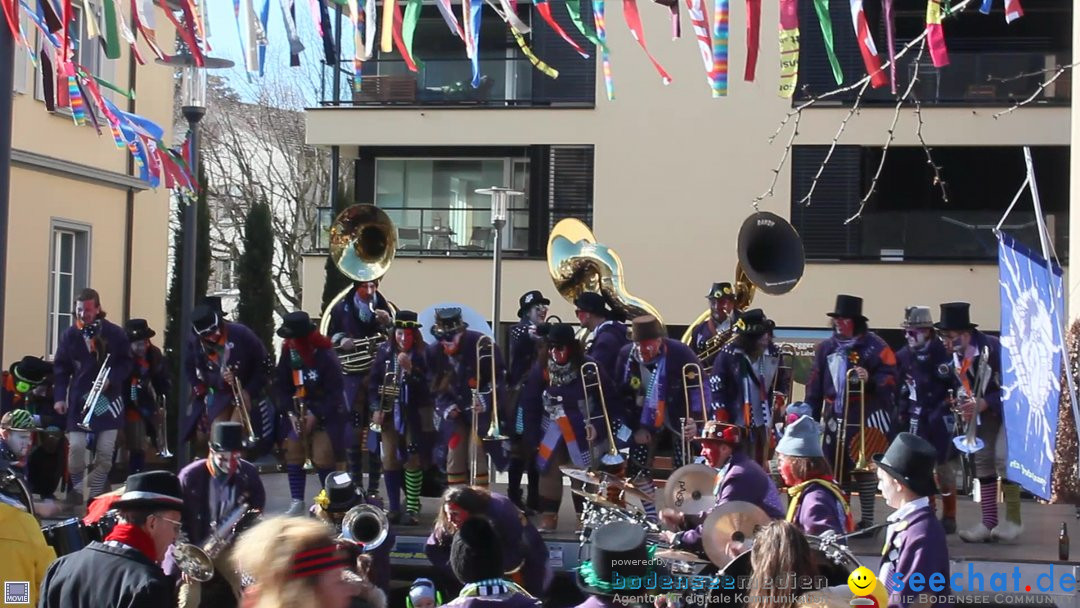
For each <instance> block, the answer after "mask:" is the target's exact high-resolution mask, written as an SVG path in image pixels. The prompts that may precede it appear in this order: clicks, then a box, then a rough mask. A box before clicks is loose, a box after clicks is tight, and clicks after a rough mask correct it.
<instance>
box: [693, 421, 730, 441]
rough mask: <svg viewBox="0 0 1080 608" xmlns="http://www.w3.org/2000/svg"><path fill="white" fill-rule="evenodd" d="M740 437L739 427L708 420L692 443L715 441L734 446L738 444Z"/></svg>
mask: <svg viewBox="0 0 1080 608" xmlns="http://www.w3.org/2000/svg"><path fill="white" fill-rule="evenodd" d="M740 439H741V436H740V434H739V427H738V426H737V425H734V424H729V423H727V422H721V421H719V420H709V421H707V422H706V423H705V428H704V429H702V431H701V436H700V437H694V441H715V442H719V443H727V444H731V445H735V444H737V443H739V440H740Z"/></svg>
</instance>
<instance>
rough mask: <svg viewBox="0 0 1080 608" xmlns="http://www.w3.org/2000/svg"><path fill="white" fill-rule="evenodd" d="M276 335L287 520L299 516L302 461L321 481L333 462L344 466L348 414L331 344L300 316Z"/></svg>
mask: <svg viewBox="0 0 1080 608" xmlns="http://www.w3.org/2000/svg"><path fill="white" fill-rule="evenodd" d="M277 335H278V336H280V337H281V338H284V339H285V341H284V343H282V345H281V357H280V358H279V359H278V364H277V371H276V373H275V374H274V391H275V393H276V396H277V403H278V409H279V410H280V411H285V412H288V416H287V417H288V419H289V424H282V425H280V432H279V435H280V437H279V438H280V439H281V440H283V441H284V445H285V471H286V473H287V474H288V477H289V493H290V495H291V496H292V505H290V507H289V511H288V513H289V515H299V514H301V513H303V512H304V486H305V485H306V482H307V474H306V473H305V472H304V461H305V460H307V459H308V458H310V459H311V461H312V463H314V465H315V471H316V472H317V473H318V475H319V483H320V484H322V482H323V481H325V480H326V476H327V475H329V474H330V471H333V470H334V467H335V465H336V463H338V462H344V461H345V435H346V434H347V432H346V425H347V424H348V420H349V415H348V411H347V408H346V407H345V384H344V380H343V378H342V374H341V363H339V362H338V357H337V354H336V353H335V352H334V348H333V346H331V344H330V340H329V339H328V338H327V337H326V336H324V335H322V334H320V333H319V331H318V328H317V327H316V326H315V324H314V323H312V322H311V317H309V316H308V313H306V312H304V311H298V312H290V313H289V314H287V315H285V319H284V320H283V321H282V324H281V327H280V328H278V331H277Z"/></svg>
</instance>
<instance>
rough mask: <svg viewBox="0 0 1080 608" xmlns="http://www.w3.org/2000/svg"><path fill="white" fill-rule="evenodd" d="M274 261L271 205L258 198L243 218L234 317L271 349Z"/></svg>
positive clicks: (274, 296)
mask: <svg viewBox="0 0 1080 608" xmlns="http://www.w3.org/2000/svg"><path fill="white" fill-rule="evenodd" d="M273 263H274V229H273V227H272V226H271V216H270V206H269V205H267V204H266V203H265V202H258V203H255V204H254V205H252V206H251V210H250V211H248V214H247V218H246V219H245V220H244V253H242V254H241V255H240V264H239V267H238V269H237V287H239V289H240V305H239V306H238V307H237V320H238V321H239V322H240V323H243V324H244V325H247V326H248V327H249V328H251V331H253V332H255V335H257V336H259V338H260V339H261V340H262V341H263V344H264V345H266V350H267V351H268V352H270V351H271V350H272V348H273V344H272V340H273V336H274V303H275V302H277V294H276V293H275V291H274V281H273V279H272V277H271V274H270V273H271V270H272V266H273Z"/></svg>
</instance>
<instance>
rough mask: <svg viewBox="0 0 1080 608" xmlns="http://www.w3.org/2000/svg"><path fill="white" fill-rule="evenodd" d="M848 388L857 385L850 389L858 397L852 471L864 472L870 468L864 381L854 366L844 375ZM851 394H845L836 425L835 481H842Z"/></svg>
mask: <svg viewBox="0 0 1080 608" xmlns="http://www.w3.org/2000/svg"><path fill="white" fill-rule="evenodd" d="M845 380H846V382H847V387H848V390H849V391H850V390H851V387H852V386H853V385H855V386H858V390H855V391H852V394H854V395H858V397H859V424H858V427H859V450H858V456H855V457H854V458H852V460H853V461H855V470H854V471H852V472H853V473H865V472H867V471H869V470H870V463H869V462H868V461H867V459H866V382H865V381H863V380H862V379H860V378H859V375H858V370H857V369H855V368H852V369H849V370H848V371H847V374H846V375H845ZM850 397H851V395H848V394H845V395H844V397H843V399H844V409H843V412H842V413H841V418H840V423H839V425H838V427H837V431H836V434H837V442H836V451H835V453H834V459H833V467H834V468H835V471H836V481H837V483H841V484H842V483H844V482H843V480H844V473H845V471H844V466H845V465H846V459H847V456H848V454H847V453H846V452H845V450H844V448H845V447H846V446H847V429H848V427H849V426H852V425H851V424H849V423H848V408H849V407H850V406H851V399H850Z"/></svg>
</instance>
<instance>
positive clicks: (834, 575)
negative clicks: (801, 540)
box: [693, 536, 860, 606]
mask: <svg viewBox="0 0 1080 608" xmlns="http://www.w3.org/2000/svg"><path fill="white" fill-rule="evenodd" d="M807 540H809V541H810V550H811V553H812V554H813V556H814V565H815V567H816V570H817V574H816V576H818V577H825V581H824V583H823V584H822V583H816V584H815V588H817V589H821V588H824V587H834V586H837V585H847V582H848V577H849V576H851V573H852V572H854V571H856V570H858V569H859V565H860V564H859V561H858V560H857V559H855V556H854V555H852V553H851V551H849V550H848V549H847V548H846V547H843V546H838V545H832V544H830V545H828V546H827V547H826V546H823V544H822V543H821V541H820V539H818V538H817V537H815V536H810V537H808V538H807ZM750 575H751V569H750V551H744V552H743V553H742V554H740V555H739V556H738V557H736V558H735V559H733V560H732V561H731V563H729V564H728V565H727V566H725V567H724V568H723V569H722V570H721V571H720V572H719V574H717V576H718V577H719V578H720V582H719V584H718V585H716V586H717V588H716V589H710V590H709V592H708V596H707V597H706V598H705V602H704V603H702V602H700V601H699V602H698V603H697V604H693V605H705V606H744V605H745V603H744V602H743V601H742V600H744V599H745V598H746V597H748V596H750V595H753V591H752V590H751V589H750ZM725 577H731V579H733V580H731V581H725ZM726 587H731V588H730V589H727V588H726ZM807 591H811V590H810V589H805V590H800V592H802V593H805V592H807Z"/></svg>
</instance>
